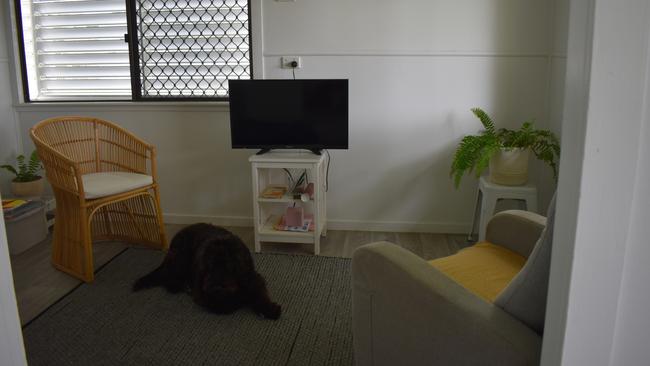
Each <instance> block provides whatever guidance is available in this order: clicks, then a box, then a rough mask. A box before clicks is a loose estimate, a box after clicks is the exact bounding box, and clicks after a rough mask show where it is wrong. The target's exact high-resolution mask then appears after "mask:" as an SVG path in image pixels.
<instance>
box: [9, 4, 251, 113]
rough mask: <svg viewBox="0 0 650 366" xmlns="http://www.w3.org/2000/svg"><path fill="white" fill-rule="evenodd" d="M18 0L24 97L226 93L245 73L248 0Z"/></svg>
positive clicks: (214, 96) (222, 95)
mask: <svg viewBox="0 0 650 366" xmlns="http://www.w3.org/2000/svg"><path fill="white" fill-rule="evenodd" d="M16 3H17V5H20V7H19V15H20V23H21V24H20V28H21V29H20V30H21V31H22V40H23V49H24V54H23V56H24V57H23V60H24V65H23V68H24V74H25V80H24V82H25V83H26V84H27V85H28V98H27V99H28V100H34V101H48V100H114V99H122V100H124V99H135V100H146V99H150V100H160V99H225V98H227V96H228V90H227V87H228V83H227V80H228V79H239V78H246V79H249V78H250V77H251V65H250V59H251V58H250V55H251V50H250V36H249V34H250V32H249V31H250V26H249V12H248V11H249V3H248V0H128V1H125V0H18V1H17V2H16ZM129 30H130V32H129ZM127 33H128V34H127ZM127 40H128V41H129V43H127V42H126V41H127Z"/></svg>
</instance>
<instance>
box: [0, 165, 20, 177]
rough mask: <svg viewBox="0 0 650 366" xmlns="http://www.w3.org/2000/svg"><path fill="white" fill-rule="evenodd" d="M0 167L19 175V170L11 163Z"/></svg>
mask: <svg viewBox="0 0 650 366" xmlns="http://www.w3.org/2000/svg"><path fill="white" fill-rule="evenodd" d="M0 168H2V169H6V170H8V171H10V172H12V173H13V174H15V175H16V176H18V172H17V171H16V168H14V167H13V166H11V165H7V164H5V165H0Z"/></svg>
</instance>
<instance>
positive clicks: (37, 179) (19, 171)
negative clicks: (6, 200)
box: [0, 151, 44, 197]
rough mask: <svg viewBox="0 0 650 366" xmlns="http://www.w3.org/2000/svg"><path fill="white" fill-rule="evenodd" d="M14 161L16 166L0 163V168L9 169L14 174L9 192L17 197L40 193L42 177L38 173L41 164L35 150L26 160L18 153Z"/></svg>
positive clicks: (42, 186) (42, 187) (41, 192)
mask: <svg viewBox="0 0 650 366" xmlns="http://www.w3.org/2000/svg"><path fill="white" fill-rule="evenodd" d="M16 161H17V164H16V167H14V166H12V165H8V164H6V165H0V168H3V169H6V170H8V171H10V172H11V173H13V174H14V175H15V176H16V177H15V178H14V179H13V180H12V181H11V192H12V193H13V194H14V195H15V196H19V197H33V196H40V195H42V194H43V189H44V184H43V177H41V176H40V175H38V172H39V171H40V170H41V169H42V166H41V161H40V160H39V159H38V155H37V154H36V151H33V152H32V154H31V155H30V156H29V160H28V161H25V156H24V155H18V156H17V157H16Z"/></svg>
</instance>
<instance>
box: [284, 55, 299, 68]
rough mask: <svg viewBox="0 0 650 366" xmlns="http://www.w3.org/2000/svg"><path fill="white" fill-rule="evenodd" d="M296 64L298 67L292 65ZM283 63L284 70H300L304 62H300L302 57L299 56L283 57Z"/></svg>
mask: <svg viewBox="0 0 650 366" xmlns="http://www.w3.org/2000/svg"><path fill="white" fill-rule="evenodd" d="M294 61H295V62H296V63H297V64H298V66H296V67H293V66H291V64H292V63H293V62H294ZM280 62H281V63H282V68H283V69H299V68H301V67H302V62H300V57H299V56H282V59H281V61H280Z"/></svg>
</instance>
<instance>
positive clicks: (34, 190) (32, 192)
mask: <svg viewBox="0 0 650 366" xmlns="http://www.w3.org/2000/svg"><path fill="white" fill-rule="evenodd" d="M44 181H45V179H43V178H42V177H40V178H38V179H37V180H33V181H31V182H13V181H12V182H11V193H13V194H14V196H17V197H38V196H42V195H43V191H44V189H45V185H44V183H43V182H44Z"/></svg>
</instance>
